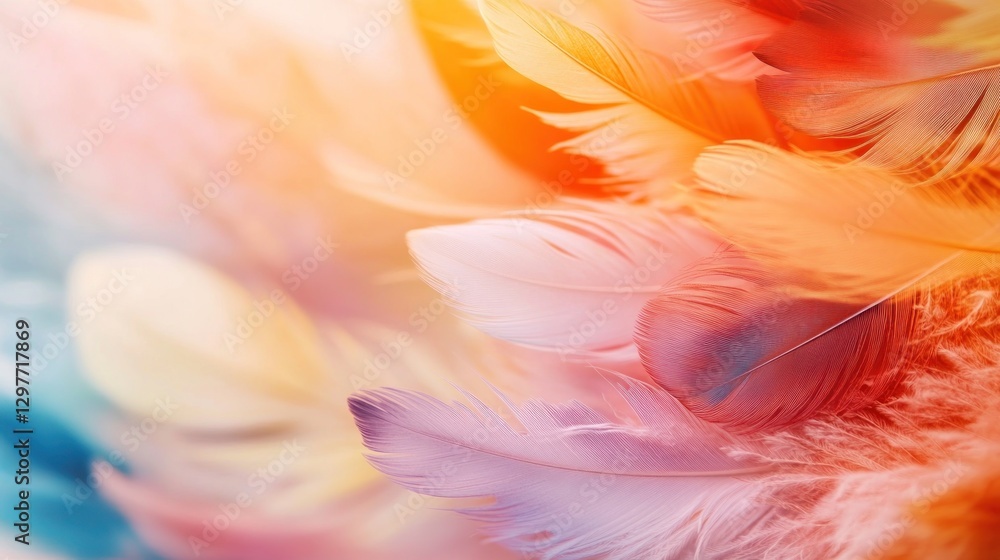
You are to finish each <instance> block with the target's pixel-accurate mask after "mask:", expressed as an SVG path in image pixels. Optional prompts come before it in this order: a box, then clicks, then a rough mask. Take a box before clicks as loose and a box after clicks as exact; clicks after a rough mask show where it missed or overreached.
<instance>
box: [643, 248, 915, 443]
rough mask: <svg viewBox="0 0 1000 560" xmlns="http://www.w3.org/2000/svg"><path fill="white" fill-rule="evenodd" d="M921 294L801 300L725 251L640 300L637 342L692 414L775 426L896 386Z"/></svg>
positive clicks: (750, 428) (868, 401)
mask: <svg viewBox="0 0 1000 560" xmlns="http://www.w3.org/2000/svg"><path fill="white" fill-rule="evenodd" d="M917 295H918V294H917V292H916V290H909V291H905V292H903V293H900V294H897V295H895V296H894V297H887V298H883V299H881V300H878V301H873V302H872V303H871V304H869V305H864V306H862V305H853V304H845V303H840V302H830V301H825V300H819V299H812V298H801V297H796V296H794V295H793V294H791V293H789V292H788V291H787V290H785V289H783V286H782V285H781V284H780V281H777V280H776V279H775V277H774V275H773V274H768V273H766V272H764V271H762V270H761V268H760V267H759V266H758V265H756V264H755V263H752V262H748V261H747V259H746V258H745V257H743V256H742V255H739V254H735V253H731V254H728V255H722V256H721V257H720V258H717V259H710V260H707V261H706V262H704V263H700V264H699V265H697V266H695V267H692V269H691V270H690V271H689V272H687V273H685V274H684V275H682V276H681V277H679V278H677V279H675V280H673V281H672V282H671V283H670V284H668V285H667V286H666V287H665V288H664V289H663V290H662V291H661V292H660V294H659V295H658V296H657V297H656V298H654V299H653V300H651V301H650V302H649V303H648V304H647V305H646V307H645V308H644V309H643V311H642V314H641V315H640V317H639V322H638V326H637V329H636V340H637V343H638V346H639V353H640V355H641V356H642V360H643V363H644V365H645V367H646V370H647V371H648V372H649V374H650V376H651V377H652V378H653V380H654V381H656V382H657V383H659V384H660V385H661V386H662V387H664V388H665V389H666V390H667V391H669V392H670V394H671V395H673V396H674V397H676V398H677V399H678V400H679V401H680V402H681V403H683V404H684V405H685V406H686V407H687V408H688V410H690V411H691V412H693V413H694V414H695V415H697V416H698V417H700V418H702V419H703V420H706V421H709V422H714V423H718V424H721V425H723V426H725V427H726V428H727V429H728V430H731V431H733V432H737V433H754V432H760V431H773V430H775V429H781V428H786V427H789V426H792V425H795V424H797V423H801V422H803V421H805V420H808V419H810V418H813V417H816V416H817V415H819V414H821V413H834V414H842V413H846V412H852V411H855V410H860V409H863V408H865V407H868V406H870V405H872V404H873V403H875V402H877V401H878V400H880V399H882V398H885V397H886V396H888V395H889V394H891V392H892V391H893V389H895V388H896V387H897V385H898V383H899V378H900V373H901V371H903V370H904V368H905V367H906V366H907V365H908V364H907V363H906V360H907V358H910V355H909V354H910V353H909V352H907V350H908V348H909V342H910V338H911V337H912V336H913V334H914V333H913V331H914V328H915V324H916V315H917V311H916V309H915V307H916V298H917ZM911 359H912V358H911Z"/></svg>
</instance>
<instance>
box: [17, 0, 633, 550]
mask: <svg viewBox="0 0 1000 560" xmlns="http://www.w3.org/2000/svg"><path fill="white" fill-rule="evenodd" d="M540 4H544V3H540ZM611 4H612V3H610V2H607V3H603V4H602V3H598V2H593V3H588V5H586V6H583V5H582V3H581V2H573V1H571V0H563V2H562V5H560V3H558V2H551V3H549V5H548V6H547V7H549V8H551V9H554V10H560V11H561V12H562V13H563V15H565V16H566V17H570V18H575V19H579V20H581V21H583V20H587V19H588V18H590V19H595V20H600V21H601V22H602V25H605V26H611V25H615V26H620V29H630V27H629V26H630V25H632V23H630V22H633V21H639V19H638V18H637V17H634V14H631V13H630V12H627V11H626V10H623V9H621V8H620V7H618V6H613V5H611ZM0 31H2V33H3V36H2V37H0V40H2V42H3V43H4V45H2V46H0V67H2V70H3V71H2V72H0V188H2V191H3V203H2V204H0V315H2V319H0V325H3V328H2V331H0V332H2V335H0V339H2V340H3V341H4V342H3V345H2V347H0V355H2V356H3V360H4V367H5V371H8V372H9V374H6V375H5V377H4V378H5V381H4V382H3V383H2V387H3V391H4V393H3V394H4V403H5V406H4V409H3V414H2V418H3V427H4V429H3V434H4V435H3V437H4V439H5V444H4V446H3V448H2V451H0V455H2V464H3V469H4V474H3V480H4V483H3V484H2V485H0V492H2V503H3V506H4V515H3V518H4V524H3V532H4V538H3V540H2V544H0V556H4V557H7V558H17V559H22V558H23V559H29V558H30V559H35V558H87V559H90V558H94V559H97V558H101V559H112V558H114V559H155V558H217V559H239V560H247V559H253V558H260V559H269V560H270V559H275V558H294V559H309V558H316V559H321V558H322V559H329V558H366V559H367V558H408V559H420V558H440V557H441V551H442V550H447V551H449V553H448V557H452V558H460V557H462V558H464V557H473V556H474V557H477V558H479V557H495V558H505V557H508V554H507V553H503V552H501V551H500V550H499V549H497V548H494V547H493V546H491V545H489V544H485V543H482V542H481V538H480V537H478V536H476V534H475V528H474V527H473V526H472V525H471V524H469V523H468V522H466V521H464V520H463V519H462V518H460V517H459V516H455V515H449V514H447V513H446V512H442V511H439V508H437V505H436V504H434V503H433V502H432V501H430V500H429V499H427V498H423V497H420V496H418V495H416V494H413V493H410V492H407V491H405V490H403V489H400V488H397V487H395V486H394V485H391V484H390V483H388V482H387V481H384V480H383V479H382V478H381V477H380V476H379V475H378V474H377V473H376V471H374V470H373V469H372V468H371V467H370V466H369V465H368V464H367V462H366V461H365V460H364V458H363V455H362V448H361V444H360V437H359V436H358V435H357V432H356V429H355V427H354V424H353V421H352V419H351V417H350V415H349V413H348V411H347V407H346V398H347V396H348V395H349V394H351V393H352V392H354V391H358V390H362V389H368V388H374V387H379V386H393V387H403V388H411V389H418V390H423V391H427V392H429V393H433V394H435V395H439V396H447V395H454V394H456V389H455V388H454V387H455V385H456V384H458V385H463V386H465V387H470V386H472V387H482V386H484V385H483V383H484V381H489V383H490V384H492V385H494V386H497V387H500V388H503V389H504V390H506V391H509V392H510V394H513V395H518V394H522V391H523V388H524V387H526V386H528V385H530V386H531V387H532V394H534V395H545V394H546V390H547V388H546V387H547V383H548V382H547V381H546V379H548V377H544V378H542V377H541V376H540V375H539V372H538V371H537V368H534V369H532V368H526V367H524V364H525V363H526V362H527V361H528V359H529V357H528V356H527V354H530V351H529V350H525V349H520V348H517V349H515V348H514V347H511V346H509V345H505V343H502V342H499V341H495V340H492V339H489V338H488V337H486V336H485V335H483V334H481V333H479V332H477V331H474V330H472V329H470V328H469V327H467V326H464V325H462V324H460V323H459V322H458V321H457V320H456V319H454V318H453V317H452V315H451V313H450V312H448V311H447V309H446V308H445V306H444V302H443V300H442V298H441V296H439V295H437V293H436V292H434V291H432V290H431V289H429V288H427V287H426V286H425V285H424V284H423V283H422V282H421V281H420V279H419V277H418V275H417V272H416V270H415V269H414V267H413V265H412V263H411V260H410V258H409V256H408V253H407V247H406V241H405V235H406V232H407V231H410V230H412V229H415V228H419V227H425V226H429V225H436V224H443V223H451V222H459V221H465V220H469V219H473V218H479V217H488V216H494V215H499V214H500V213H503V212H506V211H510V210H528V211H530V210H531V209H533V208H544V207H546V206H548V205H551V204H552V203H553V197H554V196H557V195H571V196H594V197H607V196H610V194H609V193H606V192H605V190H604V188H603V187H602V186H601V184H600V180H599V179H600V177H601V175H602V170H601V168H600V166H599V165H598V164H597V163H596V162H594V161H592V160H590V159H589V158H588V157H586V156H583V155H575V156H571V155H570V154H567V153H564V152H560V151H550V148H551V147H552V146H553V145H555V144H557V143H558V142H560V141H561V140H564V139H566V133H564V132H559V131H557V130H555V129H553V128H549V127H548V126H546V125H545V124H543V123H542V121H541V120H540V119H539V118H538V117H537V116H535V115H534V114H531V113H529V112H526V111H524V110H522V109H521V107H522V106H524V105H530V106H531V107H533V108H536V109H540V110H564V109H567V108H571V107H572V104H570V103H569V102H567V101H565V100H562V99H561V98H559V97H557V96H556V95H555V94H553V93H551V92H549V91H548V90H545V89H544V88H541V87H539V86H536V85H534V84H532V83H531V82H529V81H528V80H526V79H525V78H523V77H521V76H519V75H517V74H516V73H514V72H513V71H511V70H510V69H509V68H507V67H506V66H505V65H504V64H503V63H502V62H500V60H499V58H498V57H497V56H496V54H495V53H494V52H493V51H492V46H491V44H490V42H489V41H488V35H487V33H486V29H485V27H484V26H483V24H482V22H481V20H480V19H479V18H478V15H477V13H476V11H475V8H474V6H470V5H468V4H466V3H465V2H463V1H462V0H444V1H432V0H371V1H369V0H333V1H320V0H317V1H307V0H294V1H291V2H288V1H283V2H278V1H270V0H197V1H194V0H138V1H136V0H129V1H125V0H121V1H116V0H73V1H69V0H9V1H6V2H4V3H3V6H2V7H0ZM636 36H637V37H641V33H640V34H637V35H636ZM460 288H461V286H456V289H460ZM21 319H23V320H25V321H27V323H28V324H29V325H30V328H29V331H30V344H31V350H30V356H31V363H30V366H29V368H28V369H29V371H30V388H29V389H30V412H29V413H28V416H29V420H28V422H27V423H23V424H21V423H18V422H17V421H16V420H15V414H14V410H15V408H16V406H15V399H16V398H17V397H18V396H22V395H19V394H18V393H17V385H16V383H15V377H16V376H15V373H14V372H15V369H16V368H15V362H16V361H17V359H16V358H15V350H14V348H15V343H16V342H17V340H16V339H15V330H16V329H15V324H16V322H17V321H18V320H21ZM530 359H531V360H533V361H534V363H536V364H538V363H546V362H545V361H544V360H549V363H551V364H552V367H551V368H550V369H548V371H547V373H548V374H551V373H552V372H553V371H554V370H555V369H557V368H560V367H566V366H565V365H563V364H561V363H557V362H556V361H555V360H552V359H551V356H548V355H546V356H531V357H530ZM539 360H542V361H541V362H540V361H539ZM533 372H534V373H533ZM559 394H560V395H561V396H562V397H563V398H565V396H566V395H567V394H569V395H572V394H573V388H572V387H566V386H563V387H561V388H560V393H559ZM26 427H28V428H30V429H32V430H33V435H31V443H30V475H29V476H30V483H29V484H28V486H27V488H29V489H30V508H31V509H30V534H29V536H28V537H27V540H30V543H31V544H30V546H24V545H23V544H21V543H19V542H17V541H15V538H14V537H16V536H18V535H20V534H22V533H23V532H24V531H21V530H20V529H18V528H17V527H16V526H15V524H16V523H18V521H19V519H18V515H19V512H18V511H16V510H13V509H11V506H12V505H13V504H16V503H17V502H18V499H17V493H18V492H19V491H20V490H23V489H24V488H25V486H23V485H16V484H14V483H13V482H14V470H15V468H16V465H17V462H18V459H19V456H18V449H17V448H16V447H14V446H15V445H17V443H18V441H19V440H18V437H20V436H19V435H18V434H15V433H14V432H13V430H14V429H18V428H20V429H23V428H26ZM442 520H444V521H442Z"/></svg>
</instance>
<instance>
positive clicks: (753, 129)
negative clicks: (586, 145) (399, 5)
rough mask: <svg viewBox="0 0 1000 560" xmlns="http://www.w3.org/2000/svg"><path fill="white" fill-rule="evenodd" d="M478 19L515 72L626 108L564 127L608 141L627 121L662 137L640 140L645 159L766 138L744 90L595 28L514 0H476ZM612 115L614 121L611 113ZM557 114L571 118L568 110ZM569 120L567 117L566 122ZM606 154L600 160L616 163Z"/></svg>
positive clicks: (565, 92)
mask: <svg viewBox="0 0 1000 560" xmlns="http://www.w3.org/2000/svg"><path fill="white" fill-rule="evenodd" d="M480 6H481V8H482V12H483V17H484V19H485V20H486V23H487V25H488V26H489V29H490V32H491V34H492V35H493V38H494V41H495V44H496V48H497V52H498V53H499V54H500V56H501V58H503V59H504V60H505V61H506V62H507V63H508V64H510V65H511V66H512V67H513V68H514V69H515V70H517V71H518V72H520V73H522V74H524V75H525V76H527V77H529V78H531V79H532V80H535V81H536V82H538V83H540V84H542V85H544V86H546V87H549V88H551V89H552V90H554V91H556V92H557V93H559V94H561V95H562V96H564V97H566V98H568V99H570V100H573V101H577V102H580V103H586V104H592V105H627V106H629V107H630V109H629V113H630V115H629V117H628V119H624V118H621V115H611V114H609V115H608V117H609V118H608V120H606V121H605V122H603V123H594V122H591V121H592V117H593V116H594V115H593V113H590V114H586V115H582V116H580V119H581V120H579V121H577V122H573V126H572V128H580V127H581V126H584V125H585V126H590V127H592V128H593V130H594V131H595V132H596V131H600V133H601V134H602V135H604V136H606V137H607V138H608V139H609V141H615V140H617V139H618V138H619V137H621V136H622V135H623V133H621V132H618V131H616V130H615V129H614V127H613V126H612V125H618V126H621V125H623V124H628V122H627V121H634V122H639V123H642V128H643V129H649V128H651V127H655V128H657V129H660V130H662V131H663V133H662V134H659V135H655V136H654V137H655V138H656V139H658V140H662V139H663V138H669V139H671V140H670V141H668V142H665V143H661V142H645V143H642V144H637V145H635V146H634V147H633V148H632V150H631V151H632V152H633V153H632V155H631V156H630V157H633V158H634V157H636V155H637V154H641V155H643V156H644V157H647V158H653V157H655V154H657V153H662V152H669V151H673V150H680V151H682V152H686V153H691V152H693V149H692V148H691V147H692V146H695V148H694V149H697V147H698V146H700V147H704V146H708V145H710V144H714V143H717V142H720V141H722V140H724V139H726V138H751V139H758V140H768V139H771V138H772V137H773V133H772V130H771V128H770V124H769V122H768V120H767V117H766V115H765V114H764V113H763V111H762V110H761V108H760V106H759V104H758V103H757V100H756V98H755V97H754V96H753V95H752V92H750V91H749V90H745V89H740V88H731V87H728V88H727V87H725V85H724V84H722V83H717V82H716V81H713V80H709V79H708V78H705V79H702V80H688V79H685V78H686V74H685V73H684V72H681V71H680V70H679V69H677V68H675V67H673V66H672V65H669V64H666V63H665V61H663V60H661V59H658V58H656V57H655V56H653V55H652V54H650V53H646V52H643V51H639V50H637V49H635V48H633V47H632V46H630V45H629V44H627V43H626V42H625V41H622V40H619V39H614V38H611V37H609V36H607V35H604V34H602V33H600V32H595V33H588V32H586V31H584V30H582V29H580V28H577V27H575V26H573V25H572V24H570V23H568V22H566V21H565V20H563V19H560V18H559V17H557V16H554V15H551V14H548V13H546V12H543V11H540V10H537V9H534V8H532V7H530V6H528V5H527V4H525V3H524V2H522V1H521V0H481V2H480ZM616 117H617V118H616ZM564 119H572V115H568V116H565V117H564ZM570 122H572V121H570ZM616 161H617V160H616V159H615V158H606V159H605V160H604V161H603V162H604V163H606V164H612V165H613V164H614V163H616ZM690 161H691V160H690V159H686V160H685V164H684V165H677V166H675V167H673V168H672V169H670V170H669V176H668V177H663V176H651V177H647V178H646V179H648V180H660V181H666V180H669V178H670V177H673V178H675V179H676V178H678V177H681V176H684V175H686V174H687V172H688V167H689V165H690Z"/></svg>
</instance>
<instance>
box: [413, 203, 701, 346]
mask: <svg viewBox="0 0 1000 560" xmlns="http://www.w3.org/2000/svg"><path fill="white" fill-rule="evenodd" d="M408 240H409V245H410V251H411V253H412V254H413V258H414V260H415V261H416V262H417V265H418V266H419V268H420V269H421V271H422V273H423V275H424V277H425V279H426V280H427V282H428V283H429V284H430V285H431V286H432V287H433V288H435V289H436V290H437V291H439V292H440V293H442V294H443V295H444V296H445V298H446V301H447V302H448V303H449V304H450V305H451V306H453V307H454V308H455V309H457V310H458V311H459V312H460V313H461V314H462V315H463V316H464V317H465V319H466V320H467V321H468V322H469V323H470V324H472V325H473V326H475V327H477V328H479V329H481V330H483V331H485V332H486V333H488V334H490V335H492V336H494V337H497V338H501V339H504V340H508V341H511V342H516V343H518V344H523V345H527V346H534V347H539V348H544V349H547V350H552V351H558V352H559V353H560V354H562V355H563V356H576V357H599V356H600V357H606V358H614V359H631V360H634V359H637V356H636V354H635V347H634V345H633V343H632V340H631V332H632V328H633V325H634V323H635V319H636V317H638V315H639V311H640V310H641V309H642V306H643V305H644V304H645V302H646V301H648V300H649V299H650V298H652V297H654V296H655V295H656V293H657V292H658V291H659V289H660V287H661V286H663V284H665V283H666V282H667V281H668V280H669V279H670V278H671V277H672V276H673V275H675V274H676V273H677V272H678V271H680V270H681V269H683V268H684V267H686V266H688V265H689V264H691V263H692V262H695V261H697V260H699V259H701V258H702V257H704V256H706V255H709V254H711V253H712V252H713V251H714V250H715V249H716V248H717V247H718V246H719V244H720V241H719V239H718V238H717V237H716V236H714V235H713V234H711V233H710V232H708V231H707V230H706V229H705V228H704V227H702V226H701V225H700V224H698V223H697V222H696V221H695V220H693V219H691V218H690V217H687V216H683V215H680V214H670V213H667V212H665V211H662V210H657V209H655V208H651V207H643V206H627V205H624V204H612V203H604V204H596V203H595V204H584V203H579V204H578V205H575V206H571V207H568V208H565V209H551V210H544V211H538V212H529V213H523V214H521V215H514V216H512V217H511V218H507V219H493V220H478V221H474V222H471V223H468V224H462V225H455V226H441V227H435V228H428V229H423V230H417V231H412V232H410V234H409V235H408Z"/></svg>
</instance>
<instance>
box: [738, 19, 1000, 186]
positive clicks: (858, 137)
mask: <svg viewBox="0 0 1000 560" xmlns="http://www.w3.org/2000/svg"><path fill="white" fill-rule="evenodd" d="M882 31H883V32H877V31H875V30H864V29H862V30H857V29H854V28H848V29H845V28H841V27H832V26H829V25H822V24H818V23H813V22H800V23H797V24H795V25H793V26H791V27H789V28H788V29H786V30H785V31H783V32H781V33H780V34H779V35H778V36H776V37H775V38H774V39H773V40H772V41H769V42H768V44H766V45H765V46H763V47H762V48H761V49H760V50H759V51H758V53H757V54H758V56H759V57H760V58H761V60H763V61H765V62H767V63H768V64H770V65H772V66H774V67H775V68H778V69H780V70H784V71H786V72H787V74H784V75H779V76H765V77H762V78H760V80H759V92H760V96H761V99H762V100H763V101H764V104H765V106H767V107H768V109H770V110H771V111H773V112H774V113H775V114H776V115H777V116H778V117H779V118H780V119H782V120H783V121H785V122H787V123H788V124H789V125H791V126H792V127H794V128H796V129H798V130H800V131H802V132H805V133H807V134H810V135H813V136H817V137H824V138H839V139H845V140H848V141H850V142H851V144H852V145H853V147H855V148H858V149H860V150H862V151H863V155H862V158H861V160H862V161H863V162H865V163H868V164H872V165H875V166H879V167H884V168H887V169H891V170H893V171H898V172H918V173H923V174H929V175H932V176H935V177H943V176H948V175H951V174H954V173H957V172H960V171H962V170H965V169H975V168H978V167H982V166H989V165H994V164H996V163H997V162H998V161H1000V126H997V125H998V120H1000V64H998V62H1000V51H997V52H994V53H990V54H991V56H987V57H986V58H985V59H984V58H983V57H982V54H983V53H980V55H979V56H972V55H970V54H968V53H963V52H955V51H951V50H942V49H930V48H925V47H921V46H918V45H915V44H913V43H911V42H909V41H908V40H907V39H906V38H905V37H902V36H900V34H893V33H891V32H889V31H888V30H886V29H882Z"/></svg>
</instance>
